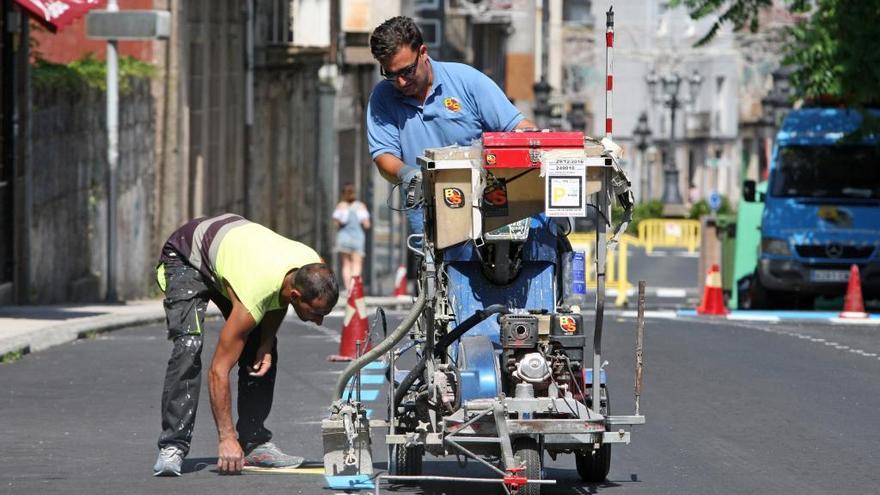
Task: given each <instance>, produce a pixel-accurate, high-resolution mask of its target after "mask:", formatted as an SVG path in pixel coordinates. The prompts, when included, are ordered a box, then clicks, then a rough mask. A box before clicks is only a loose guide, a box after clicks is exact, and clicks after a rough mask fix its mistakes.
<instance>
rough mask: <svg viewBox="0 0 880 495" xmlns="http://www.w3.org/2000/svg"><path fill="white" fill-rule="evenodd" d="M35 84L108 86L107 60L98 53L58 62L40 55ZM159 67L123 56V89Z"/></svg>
mask: <svg viewBox="0 0 880 495" xmlns="http://www.w3.org/2000/svg"><path fill="white" fill-rule="evenodd" d="M31 71H32V72H31V76H32V81H33V84H34V87H35V88H37V89H61V90H66V91H73V92H76V91H78V90H79V89H80V88H82V87H83V86H84V85H85V86H91V87H94V88H98V89H100V90H102V91H105V90H106V89H107V64H106V63H104V61H103V60H98V59H97V58H95V56H94V54H91V53H89V54H87V55H86V56H85V57H83V58H81V59H79V60H76V61H73V62H70V63H69V64H56V63H52V62H48V61H46V60H43V59H37V60H36V61H35V62H34V64H33V66H32V69H31ZM155 74H156V68H155V67H154V66H153V65H150V64H148V63H146V62H141V61H140V60H138V59H136V58H134V57H120V58H119V91H120V93H122V94H125V93H126V92H128V90H129V89H130V87H131V85H130V83H129V81H130V78H132V77H134V78H142V77H146V78H149V77H153V76H154V75H155Z"/></svg>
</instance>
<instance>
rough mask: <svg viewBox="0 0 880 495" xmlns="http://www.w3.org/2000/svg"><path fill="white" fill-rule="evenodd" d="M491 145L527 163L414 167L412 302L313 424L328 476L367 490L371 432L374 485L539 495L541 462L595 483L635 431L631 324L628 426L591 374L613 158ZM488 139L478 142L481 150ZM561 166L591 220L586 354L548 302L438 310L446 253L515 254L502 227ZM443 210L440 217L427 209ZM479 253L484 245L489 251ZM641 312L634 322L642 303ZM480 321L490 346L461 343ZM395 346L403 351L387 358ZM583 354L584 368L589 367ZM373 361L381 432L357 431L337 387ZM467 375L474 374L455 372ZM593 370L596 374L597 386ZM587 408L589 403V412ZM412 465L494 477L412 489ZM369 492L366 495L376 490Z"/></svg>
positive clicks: (357, 421)
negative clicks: (460, 464) (561, 162)
mask: <svg viewBox="0 0 880 495" xmlns="http://www.w3.org/2000/svg"><path fill="white" fill-rule="evenodd" d="M498 134H510V135H511V137H513V138H514V139H519V140H520V141H522V140H523V139H524V140H525V142H526V143H529V144H530V145H529V146H526V148H525V149H524V150H521V152H522V153H526V156H527V157H529V159H528V160H525V162H524V163H523V160H516V159H514V158H507V157H508V156H510V157H515V156H516V154H515V153H514V154H511V155H503V156H504V157H505V158H501V159H499V158H498V157H497V156H494V157H492V158H488V156H489V153H487V149H488V147H487V145H486V144H485V140H486V137H485V136H484V144H483V146H479V145H478V146H472V147H451V148H441V149H430V150H426V152H425V156H424V157H422V158H420V165H421V166H422V173H423V184H422V195H423V197H424V204H425V219H426V232H425V235H424V237H423V238H422V239H421V240H422V243H421V244H422V247H421V248H415V247H412V246H411V247H410V249H412V250H414V251H417V252H418V254H419V255H420V256H421V266H420V270H419V277H418V280H419V282H418V283H419V291H418V294H419V295H418V297H417V298H416V300H415V302H414V304H413V307H412V309H411V310H410V312H409V313H408V314H407V316H406V317H404V319H403V321H402V322H401V323H400V325H399V326H398V327H397V328H396V329H395V330H394V331H393V332H392V333H390V334H389V335H387V337H386V338H385V339H384V340H382V341H381V342H379V343H378V344H377V345H376V346H375V347H374V348H372V349H370V350H368V351H366V352H365V353H364V354H363V355H362V356H360V357H359V358H357V359H356V360H355V361H354V362H353V363H352V364H351V365H349V367H348V368H347V369H346V370H345V371H344V372H343V374H342V376H341V377H340V378H339V381H338V382H337V386H336V390H335V399H336V402H334V404H333V406H332V407H331V417H330V418H329V419H327V420H324V422H323V423H322V430H323V436H324V446H325V456H324V461H325V471H326V474H327V475H328V476H351V475H360V476H367V477H373V471H372V455H371V452H370V445H371V439H370V435H369V431H370V427H371V426H372V427H387V428H388V432H387V434H386V435H385V443H386V444H387V445H388V447H389V474H387V475H385V474H383V475H381V476H378V477H377V479H386V480H390V481H398V482H401V481H418V480H433V479H450V480H465V481H474V482H489V483H498V484H500V486H501V487H503V489H504V491H505V492H506V493H508V494H509V493H516V494H529V495H534V494H538V493H540V488H541V485H542V484H546V483H554V481H553V480H542V479H541V476H542V467H543V454H544V453H545V452H546V453H548V454H549V455H550V456H551V457H553V458H554V459H555V457H556V455H558V454H560V453H573V454H575V457H576V461H577V462H576V464H577V468H578V472H579V473H580V475H581V477H582V478H583V479H584V480H586V481H593V482H598V481H601V480H603V479H604V478H605V476H606V475H607V473H608V469H609V466H610V455H611V454H610V445H611V444H614V443H622V444H628V443H629V442H630V432H629V431H627V430H626V428H625V427H628V426H632V425H637V424H643V423H644V422H645V417H644V416H643V415H641V414H640V413H639V410H638V396H639V394H640V387H641V347H640V346H641V329H642V328H643V319H642V318H641V317H640V318H639V327H638V328H639V348H638V350H637V356H638V358H637V370H636V377H637V380H636V411H635V413H634V414H633V415H611V414H610V411H609V409H610V404H609V402H608V391H607V386H606V384H605V380H604V370H602V366H603V365H602V331H603V330H602V329H603V314H604V305H605V277H604V273H605V270H604V267H605V258H606V249H607V241H608V239H607V229H608V227H609V226H610V225H609V224H608V223H607V220H608V219H610V218H611V200H612V198H613V197H618V198H620V192H619V191H620V187H619V184H620V183H621V180H623V182H628V181H626V178H625V175H623V174H622V172H621V171H620V169H619V168H618V167H617V165H616V163H615V161H614V156H613V154H610V153H608V152H607V151H606V150H605V148H604V147H603V146H601V145H599V144H598V143H596V142H594V141H591V140H589V139H584V137H583V135H582V134H579V133H578V134H579V136H580V138H579V139H580V140H581V143H583V144H582V145H581V146H579V147H576V148H572V147H569V148H565V149H562V148H555V147H552V146H553V144H550V145H549V146H545V145H544V144H542V139H543V141H544V142H545V143H546V142H552V140H550V141H548V138H553V137H555V136H556V135H558V134H562V133H547V132H543V133H539V132H534V133H523V134H520V133H498ZM567 134H571V133H567ZM505 137H506V136H494V138H505ZM569 137H570V136H569ZM489 138H490V139H489V140H490V141H491V138H493V136H489ZM560 157H561V158H565V159H567V160H574V161H575V162H576V163H580V164H582V165H583V166H584V167H585V171H584V173H583V177H584V178H585V181H584V182H585V183H584V184H583V191H582V194H583V197H584V200H585V201H589V203H591V205H592V207H593V208H595V209H596V210H597V211H598V213H599V214H598V215H597V221H596V222H595V224H596V239H597V241H596V249H595V250H594V253H595V254H594V260H593V262H595V263H596V267H597V270H596V272H597V273H598V286H597V292H596V307H595V314H594V333H593V335H594V337H593V343H592V346H591V349H590V347H589V346H588V343H587V339H586V336H585V332H584V328H583V327H584V325H583V320H582V315H581V314H580V309H579V308H577V307H573V308H572V307H569V305H568V304H565V301H564V300H559V299H557V298H556V297H555V296H554V297H553V298H552V301H553V304H552V306H551V307H542V308H510V307H506V306H505V305H499V304H494V305H489V306H487V307H483V308H479V309H477V310H476V311H474V312H473V314H472V315H456V314H455V313H456V312H455V310H454V305H453V304H452V303H451V299H454V296H455V291H458V290H463V289H461V288H460V287H451V286H450V279H449V275H448V273H447V268H448V265H449V263H448V262H447V261H446V260H445V259H444V255H445V253H446V250H447V249H449V248H453V247H455V246H460V245H461V244H462V243H471V244H472V245H473V247H474V250H475V252H477V253H497V252H502V250H501V249H500V248H499V247H498V246H503V247H504V248H505V249H507V248H509V244H510V243H513V244H516V243H521V242H522V241H523V240H524V238H523V235H522V233H523V229H522V228H519V229H517V228H513V227H511V226H512V225H516V224H517V222H518V221H519V222H520V223H521V222H522V221H523V219H527V218H529V217H530V216H532V215H535V214H540V213H542V212H543V210H544V205H545V194H546V191H547V189H546V187H545V182H546V179H547V178H546V177H545V173H546V165H547V164H548V163H550V162H552V161H553V160H555V159H560ZM510 164H512V165H510ZM499 177H500V178H502V179H503V181H502V182H504V184H505V188H506V189H505V191H504V195H503V197H504V209H503V210H502V211H501V213H499V211H498V210H497V209H496V210H495V211H494V212H491V213H489V214H487V212H489V211H490V210H491V206H490V207H487V205H486V200H485V197H486V194H487V191H488V189H489V185H491V184H492V183H493V181H497V180H498V178H499ZM514 181H516V182H514ZM627 193H628V191H627ZM443 204H445V207H441V206H439V205H443ZM504 226H506V227H504ZM526 232H528V230H526ZM411 240H412V239H411ZM504 243H507V244H504ZM411 244H412V243H411ZM488 245H494V250H492V249H489V248H488ZM503 252H505V253H506V252H508V251H506V250H504V251H503ZM511 252H512V251H511ZM500 258H501V257H500V256H496V258H493V259H491V260H489V259H482V258H481V262H482V263H483V264H484V265H486V266H489V267H490V271H492V270H496V271H502V272H503V271H504V270H508V271H510V272H511V273H514V270H515V269H514V268H511V264H512V262H511V260H508V259H506V256H505V257H504V258H505V260H504V261H503V262H500V261H497V259H500ZM514 261H515V260H514ZM559 269H560V266H559V265H557V266H556V270H559ZM502 275H503V274H502ZM515 276H516V275H515V274H514V275H510V276H509V277H508V278H511V277H513V278H515ZM500 280H501V282H500V283H504V280H506V279H505V278H503V276H501V277H500ZM511 280H512V278H511ZM554 294H555V293H554ZM563 299H564V298H563ZM640 302H641V304H640V310H641V309H642V308H641V306H642V305H643V298H640ZM640 315H641V311H640ZM490 317H495V318H496V319H497V321H498V326H499V334H498V335H497V337H498V338H497V340H493V339H494V337H495V336H493V337H485V336H483V337H482V338H481V337H479V336H474V337H472V336H469V335H468V332H469V331H471V330H472V329H473V328H474V327H476V326H477V325H479V324H481V323H482V322H483V321H484V320H487V319H488V318H490ZM566 325H567V326H566ZM563 326H566V328H565V331H563V330H561V328H562V327H563ZM407 336H409V337H410V339H411V342H410V343H409V344H408V345H404V346H398V344H399V343H400V342H401V341H402V340H403V339H404V338H405V337H407ZM410 349H416V353H417V363H416V365H415V366H414V367H413V368H412V369H411V370H409V372H408V373H405V374H403V373H398V371H397V369H396V363H397V362H398V359H399V358H400V355H401V354H402V353H403V352H405V351H406V350H410ZM591 352H592V367H588V366H587V358H588V356H589V355H590V353H591ZM380 359H381V360H385V361H386V362H387V363H388V364H389V366H390V372H389V373H388V374H387V376H388V378H389V384H390V386H389V391H388V396H389V417H388V421H387V422H384V421H377V420H373V421H369V420H368V419H367V418H366V414H365V409H364V407H363V405H361V404H360V403H359V402H358V401H357V400H351V399H348V400H343V397H344V395H345V389H346V387H347V386H348V384H349V380H350V379H352V378H353V377H355V376H356V375H357V374H358V373H359V370H360V369H361V368H363V367H364V366H365V365H366V364H368V363H369V362H372V361H376V360H380ZM472 369H475V370H476V372H473V373H472V372H471V371H467V370H472ZM594 370H602V371H601V372H600V373H599V374H598V376H597V374H596V373H594ZM474 375H476V376H482V383H478V388H479V387H483V388H480V390H482V391H483V395H482V396H479V394H477V395H478V396H476V397H467V396H466V395H467V393H466V392H465V391H466V390H471V389H473V387H471V388H468V386H467V385H468V383H467V382H468V380H471V383H476V382H474V380H477V381H479V379H478V378H474ZM487 377H489V378H487ZM594 377H595V378H594ZM487 380H488V384H487V383H486V382H487ZM493 381H494V383H492V382H493ZM596 382H598V384H596ZM493 385H494V388H493ZM485 390H494V391H495V394H494V396H488V397H487V396H485V395H486V394H485ZM597 390H598V394H597ZM468 393H471V392H468ZM471 395H473V393H471ZM597 395H598V397H599V400H598V401H597V403H594V398H595V397H596V396H597ZM425 452H429V453H431V454H433V455H437V456H444V455H456V456H458V457H459V458H460V459H461V458H467V459H473V460H475V461H476V462H479V463H481V464H483V465H484V466H486V467H488V468H489V469H490V470H491V471H492V472H494V473H496V474H497V475H498V477H497V478H488V479H483V478H460V477H438V476H422V475H421V464H422V457H423V455H424V453H425ZM375 486H376V489H377V491H378V483H377V484H376V485H375Z"/></svg>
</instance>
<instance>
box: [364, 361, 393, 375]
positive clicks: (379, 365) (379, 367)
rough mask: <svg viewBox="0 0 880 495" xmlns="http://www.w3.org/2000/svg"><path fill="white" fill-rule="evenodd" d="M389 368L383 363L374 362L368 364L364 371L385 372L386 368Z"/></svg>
mask: <svg viewBox="0 0 880 495" xmlns="http://www.w3.org/2000/svg"><path fill="white" fill-rule="evenodd" d="M387 367H388V365H386V364H385V363H383V362H382V361H373V362H372V363H367V365H366V366H364V368H363V369H365V370H381V371H383V372H384V371H385V368H387Z"/></svg>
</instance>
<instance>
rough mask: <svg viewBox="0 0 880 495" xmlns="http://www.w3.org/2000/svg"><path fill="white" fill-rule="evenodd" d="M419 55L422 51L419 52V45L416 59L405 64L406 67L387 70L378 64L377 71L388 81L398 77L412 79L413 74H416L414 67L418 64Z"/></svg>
mask: <svg viewBox="0 0 880 495" xmlns="http://www.w3.org/2000/svg"><path fill="white" fill-rule="evenodd" d="M421 57H422V52H421V47H419V51H418V53H417V54H416V61H415V62H413V63H411V64H409V65H407V66H406V67H404V68H402V69H400V70H399V71H397V72H391V71H387V70H385V68H384V67H382V66H381V65H380V66H379V73H380V74H382V77H384V78H385V79H386V80H388V81H395V80H397V78H398V77H402V78H404V79H407V80H409V79H412V78H413V76H415V75H416V68H417V67H418V66H419V59H420V58H421Z"/></svg>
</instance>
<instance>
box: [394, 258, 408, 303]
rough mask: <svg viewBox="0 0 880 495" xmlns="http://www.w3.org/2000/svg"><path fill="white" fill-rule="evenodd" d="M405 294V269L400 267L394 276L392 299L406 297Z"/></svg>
mask: <svg viewBox="0 0 880 495" xmlns="http://www.w3.org/2000/svg"><path fill="white" fill-rule="evenodd" d="M407 292H408V291H407V284H406V267H405V266H403V265H400V266H399V267H397V273H396V274H395V275H394V297H406V296H407V295H408V294H407Z"/></svg>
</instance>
